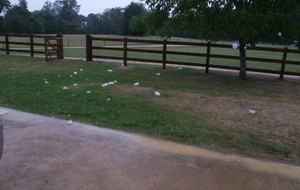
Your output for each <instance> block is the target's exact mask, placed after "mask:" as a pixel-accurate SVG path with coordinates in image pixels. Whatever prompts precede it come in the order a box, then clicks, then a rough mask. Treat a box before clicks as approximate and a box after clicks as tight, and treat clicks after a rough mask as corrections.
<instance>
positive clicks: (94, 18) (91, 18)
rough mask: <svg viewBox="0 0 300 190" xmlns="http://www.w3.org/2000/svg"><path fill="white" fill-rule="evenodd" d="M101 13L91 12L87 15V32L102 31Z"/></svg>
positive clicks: (96, 32) (95, 32)
mask: <svg viewBox="0 0 300 190" xmlns="http://www.w3.org/2000/svg"><path fill="white" fill-rule="evenodd" d="M100 17H101V14H93V13H91V14H89V15H88V16H87V25H86V32H87V33H89V34H99V33H100V32H101V24H100Z"/></svg>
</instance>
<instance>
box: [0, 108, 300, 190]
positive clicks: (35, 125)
mask: <svg viewBox="0 0 300 190" xmlns="http://www.w3.org/2000/svg"><path fill="white" fill-rule="evenodd" d="M0 109H3V110H7V111H8V114H6V115H4V116H2V118H1V119H2V121H3V123H4V143H5V145H4V152H3V157H2V160H1V161H0V189H1V190H2V189H3V190H11V189H12V190H18V189H22V190H27V189H28V190H35V189H43V190H48V189H49V190H50V189H51V190H52V189H54V190H56V189H58V190H60V189H63V190H74V189H84V190H127V189H128V190H144V189H146V190H148V189H153V190H160V189H161V190H173V189H174V190H175V189H184V190H185V189H187V190H194V189H195V190H196V189H197V190H202V189H203V190H215V189H216V190H218V189H220V190H221V189H222V190H225V189H228V190H235V189H239V190H240V189H243V190H245V189H263V190H267V189H270V190H276V189H282V190H286V189H295V190H296V189H300V167H299V166H295V165H289V164H285V163H278V162H271V161H266V160H259V159H253V158H249V157H244V156H239V155H236V154H229V153H227V154H225V153H221V152H215V151H211V150H207V149H201V148H198V147H194V146H187V145H183V144H177V143H173V142H168V141H162V140H156V139H153V138H148V137H145V136H142V135H136V134H131V133H124V132H121V131H115V130H109V129H105V128H99V127H95V126H91V125H87V124H83V123H77V122H73V124H71V125H69V124H68V123H67V121H66V120H61V119H56V118H52V117H46V116H41V115H36V114H31V113H25V112H21V111H16V110H11V109H6V108H1V107H0Z"/></svg>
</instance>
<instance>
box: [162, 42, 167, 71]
mask: <svg viewBox="0 0 300 190" xmlns="http://www.w3.org/2000/svg"><path fill="white" fill-rule="evenodd" d="M162 64H163V67H162V68H163V69H166V68H167V40H164V41H163V56H162Z"/></svg>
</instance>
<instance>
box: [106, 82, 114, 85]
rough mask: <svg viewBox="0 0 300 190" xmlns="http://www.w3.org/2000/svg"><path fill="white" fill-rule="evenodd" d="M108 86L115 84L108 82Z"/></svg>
mask: <svg viewBox="0 0 300 190" xmlns="http://www.w3.org/2000/svg"><path fill="white" fill-rule="evenodd" d="M107 84H108V85H113V84H115V83H114V82H108V83H107Z"/></svg>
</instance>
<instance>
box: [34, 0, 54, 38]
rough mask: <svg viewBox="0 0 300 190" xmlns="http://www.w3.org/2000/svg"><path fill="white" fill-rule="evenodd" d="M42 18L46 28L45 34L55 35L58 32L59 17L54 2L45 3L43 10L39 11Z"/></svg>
mask: <svg viewBox="0 0 300 190" xmlns="http://www.w3.org/2000/svg"><path fill="white" fill-rule="evenodd" d="M39 15H40V18H41V20H42V23H43V25H44V27H45V33H47V34H55V33H58V30H57V19H56V17H57V15H56V10H55V7H54V5H53V3H52V2H50V1H49V0H47V1H45V3H44V5H43V8H42V9H41V10H40V11H39Z"/></svg>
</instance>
